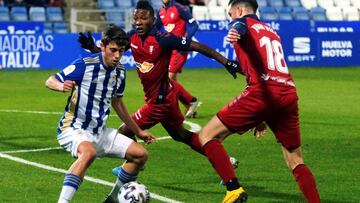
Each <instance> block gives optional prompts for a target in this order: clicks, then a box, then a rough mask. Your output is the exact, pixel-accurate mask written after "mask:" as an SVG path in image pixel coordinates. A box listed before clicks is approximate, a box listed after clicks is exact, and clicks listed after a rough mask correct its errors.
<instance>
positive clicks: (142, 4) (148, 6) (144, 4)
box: [135, 0, 160, 17]
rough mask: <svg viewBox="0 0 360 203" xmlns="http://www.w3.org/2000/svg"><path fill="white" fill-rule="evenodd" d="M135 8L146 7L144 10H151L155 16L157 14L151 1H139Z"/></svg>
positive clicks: (151, 13)
mask: <svg viewBox="0 0 360 203" xmlns="http://www.w3.org/2000/svg"><path fill="white" fill-rule="evenodd" d="M158 1H160V0H158ZM135 9H144V10H147V11H150V15H151V16H153V17H154V16H155V15H154V14H155V11H154V8H153V7H152V6H151V4H150V2H149V1H145V0H140V1H138V2H137V4H136V7H135Z"/></svg>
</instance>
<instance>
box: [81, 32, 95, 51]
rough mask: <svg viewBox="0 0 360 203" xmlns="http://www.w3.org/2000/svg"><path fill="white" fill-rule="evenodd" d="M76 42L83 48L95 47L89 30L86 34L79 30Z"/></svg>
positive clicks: (90, 48)
mask: <svg viewBox="0 0 360 203" xmlns="http://www.w3.org/2000/svg"><path fill="white" fill-rule="evenodd" d="M78 42H79V43H80V44H81V47H82V48H84V49H88V50H92V49H94V47H95V42H94V39H93V37H92V35H91V32H87V36H86V35H85V34H84V33H82V32H80V33H79V37H78Z"/></svg>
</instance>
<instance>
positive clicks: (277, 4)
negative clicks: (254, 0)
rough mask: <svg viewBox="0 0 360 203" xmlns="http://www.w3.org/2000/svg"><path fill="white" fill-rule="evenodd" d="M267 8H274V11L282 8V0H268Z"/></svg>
mask: <svg viewBox="0 0 360 203" xmlns="http://www.w3.org/2000/svg"><path fill="white" fill-rule="evenodd" d="M268 1H269V6H271V7H274V8H276V9H278V8H282V7H284V2H283V0H268Z"/></svg>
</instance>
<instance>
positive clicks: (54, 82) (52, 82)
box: [45, 75, 75, 92]
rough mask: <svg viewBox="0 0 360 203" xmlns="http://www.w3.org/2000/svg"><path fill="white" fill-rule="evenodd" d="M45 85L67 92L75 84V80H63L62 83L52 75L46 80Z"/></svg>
mask: <svg viewBox="0 0 360 203" xmlns="http://www.w3.org/2000/svg"><path fill="white" fill-rule="evenodd" d="M45 86H46V87H47V88H49V89H51V90H55V91H59V92H68V91H70V90H72V88H73V87H74V86H75V81H72V80H65V81H64V83H62V82H60V81H59V80H58V79H56V78H55V76H53V75H52V76H50V77H49V78H48V79H47V80H46V82H45Z"/></svg>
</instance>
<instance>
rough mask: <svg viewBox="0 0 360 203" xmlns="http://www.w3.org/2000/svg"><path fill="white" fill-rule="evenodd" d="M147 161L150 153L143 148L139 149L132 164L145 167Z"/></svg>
mask: <svg viewBox="0 0 360 203" xmlns="http://www.w3.org/2000/svg"><path fill="white" fill-rule="evenodd" d="M147 159H148V151H147V150H146V149H145V148H143V147H139V149H137V151H136V156H134V159H133V160H132V162H134V163H136V164H138V165H143V164H145V162H146V161H147Z"/></svg>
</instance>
